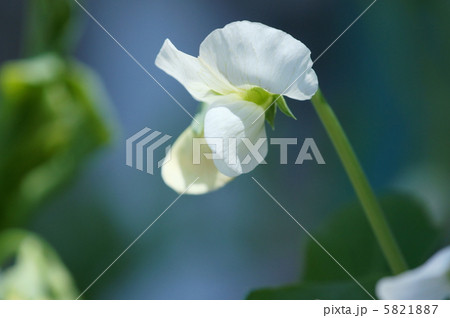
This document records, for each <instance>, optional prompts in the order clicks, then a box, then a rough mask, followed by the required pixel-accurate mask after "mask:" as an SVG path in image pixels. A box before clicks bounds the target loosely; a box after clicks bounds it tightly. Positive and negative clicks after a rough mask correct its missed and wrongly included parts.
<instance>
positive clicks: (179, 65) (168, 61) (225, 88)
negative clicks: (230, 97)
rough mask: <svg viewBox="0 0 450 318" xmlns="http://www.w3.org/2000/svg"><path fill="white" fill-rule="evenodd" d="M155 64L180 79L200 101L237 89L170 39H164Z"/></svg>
mask: <svg viewBox="0 0 450 318" xmlns="http://www.w3.org/2000/svg"><path fill="white" fill-rule="evenodd" d="M155 64H156V66H158V67H159V68H160V69H162V70H163V71H164V72H166V73H167V74H169V75H170V76H172V77H174V78H175V79H176V80H177V81H179V82H180V83H181V84H182V85H183V86H184V87H185V88H186V89H187V90H188V92H189V93H190V94H191V95H192V97H194V98H195V99H196V100H199V101H204V102H208V101H209V102H210V101H212V100H213V99H214V97H215V96H216V95H217V93H219V94H228V93H230V92H233V91H235V90H236V88H235V87H233V86H232V85H231V84H230V83H229V82H228V81H227V79H225V78H224V77H223V76H222V75H221V74H219V73H217V72H214V71H213V70H211V69H210V68H209V67H208V66H207V65H205V64H204V63H203V62H201V61H200V60H199V59H198V58H195V57H193V56H191V55H188V54H186V53H183V52H181V51H179V50H177V48H176V47H175V46H174V45H173V44H172V42H170V40H169V39H167V40H165V41H164V44H163V46H162V48H161V50H160V52H159V54H158V56H157V57H156V60H155Z"/></svg>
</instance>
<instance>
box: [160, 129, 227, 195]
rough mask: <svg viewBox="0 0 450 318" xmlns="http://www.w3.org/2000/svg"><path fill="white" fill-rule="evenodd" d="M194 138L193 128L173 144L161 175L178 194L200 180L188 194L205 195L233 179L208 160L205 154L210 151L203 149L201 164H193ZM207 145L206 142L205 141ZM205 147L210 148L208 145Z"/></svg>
mask: <svg viewBox="0 0 450 318" xmlns="http://www.w3.org/2000/svg"><path fill="white" fill-rule="evenodd" d="M193 138H194V134H193V131H192V129H191V127H188V128H187V129H186V130H185V131H183V133H182V134H181V135H180V136H179V137H178V138H177V140H176V141H175V143H174V144H173V146H172V148H171V150H170V155H168V157H167V158H170V160H168V161H167V162H166V163H165V164H164V165H163V166H162V170H161V175H162V178H163V180H164V182H165V183H166V184H167V185H168V186H169V187H171V188H172V189H173V190H175V191H176V192H178V193H182V192H184V191H185V190H186V188H187V187H188V186H189V185H190V184H191V183H192V182H194V181H195V179H197V177H198V178H199V179H198V180H197V181H196V182H195V183H194V184H193V185H192V186H191V187H190V188H189V190H188V191H187V192H185V193H187V194H204V193H207V192H210V191H214V190H216V189H219V188H221V187H222V186H224V185H225V184H227V183H228V182H230V181H231V180H232V178H230V177H227V176H225V175H223V174H221V173H220V172H219V170H217V168H216V166H215V165H214V162H213V160H212V159H207V158H205V157H204V156H203V153H205V152H206V153H207V152H209V151H210V149H209V151H208V150H205V148H203V147H201V152H202V154H201V155H200V156H201V160H200V164H193ZM205 143H206V141H205ZM204 147H206V148H208V146H207V145H205V146H204Z"/></svg>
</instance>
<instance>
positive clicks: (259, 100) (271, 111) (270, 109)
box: [242, 87, 297, 129]
mask: <svg viewBox="0 0 450 318" xmlns="http://www.w3.org/2000/svg"><path fill="white" fill-rule="evenodd" d="M242 98H243V99H244V100H246V101H249V102H252V103H255V104H256V105H259V106H261V107H263V108H264V110H265V118H266V120H267V122H268V123H269V124H270V126H272V129H273V128H274V125H275V115H276V111H277V108H279V109H280V111H281V112H282V113H283V114H285V115H286V116H288V117H291V118H294V119H297V118H295V116H294V114H293V113H292V111H291V110H290V109H289V107H288V105H287V104H286V101H285V100H284V97H283V96H282V95H276V94H272V93H269V92H268V91H266V90H265V89H263V88H261V87H253V88H251V89H249V90H246V91H245V93H243V94H242Z"/></svg>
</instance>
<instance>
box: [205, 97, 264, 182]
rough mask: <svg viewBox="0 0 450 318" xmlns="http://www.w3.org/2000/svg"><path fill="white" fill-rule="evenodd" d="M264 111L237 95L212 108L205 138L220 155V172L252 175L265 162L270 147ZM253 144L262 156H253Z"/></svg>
mask: <svg viewBox="0 0 450 318" xmlns="http://www.w3.org/2000/svg"><path fill="white" fill-rule="evenodd" d="M263 112H264V109H263V108H262V107H261V106H258V105H256V104H254V103H252V102H248V101H244V100H240V99H238V97H236V96H233V95H229V96H226V97H222V98H221V99H219V100H216V101H215V102H214V103H213V104H211V105H210V108H209V109H208V111H207V112H206V115H205V139H206V141H207V142H208V145H209V146H210V147H211V149H213V150H214V151H215V152H216V154H217V155H219V156H220V158H217V159H214V163H215V165H216V167H217V169H219V171H220V172H222V173H223V174H225V175H227V176H230V177H234V176H238V175H240V174H242V173H247V172H250V171H251V170H253V169H254V168H255V167H256V166H257V165H258V164H260V163H261V162H263V161H264V158H265V156H266V155H267V150H268V146H267V138H266V130H265V127H264V116H263V115H262V114H263ZM244 139H245V140H244ZM218 143H221V146H218ZM246 143H247V144H246ZM249 143H251V145H255V148H254V149H255V150H256V147H258V148H259V149H257V151H258V153H259V156H254V155H253V154H251V153H250V151H249V146H248V145H249ZM251 145H250V146H251ZM258 145H259V146H258Z"/></svg>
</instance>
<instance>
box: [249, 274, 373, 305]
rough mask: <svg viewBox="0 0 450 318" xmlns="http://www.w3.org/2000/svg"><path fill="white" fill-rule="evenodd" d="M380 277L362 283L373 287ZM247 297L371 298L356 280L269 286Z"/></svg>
mask: <svg viewBox="0 0 450 318" xmlns="http://www.w3.org/2000/svg"><path fill="white" fill-rule="evenodd" d="M378 279H379V277H376V278H369V279H367V278H366V279H362V280H360V283H361V284H362V285H363V286H365V288H366V287H367V286H370V287H372V288H373V286H375V284H376V282H377V280H378ZM247 299H254V300H256V299H259V300H273V299H279V300H284V299H289V300H291V299H352V300H356V299H358V300H359V299H371V298H370V297H369V296H368V295H367V293H366V292H365V291H364V290H363V289H362V288H361V287H359V286H358V285H357V284H356V283H355V282H354V281H350V280H345V281H340V282H303V283H299V284H296V285H292V286H285V287H280V288H267V289H260V290H255V291H253V292H251V293H250V294H249V295H248V297H247Z"/></svg>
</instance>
